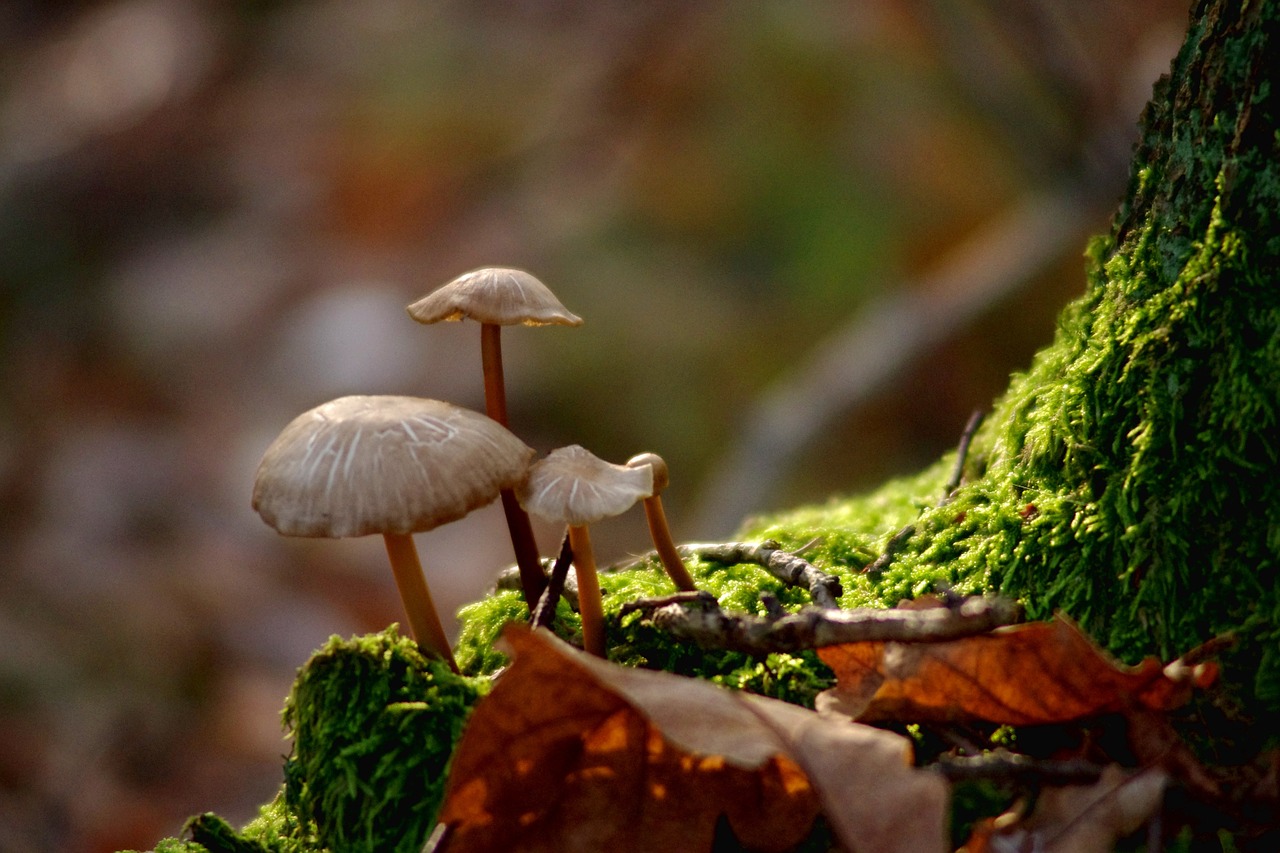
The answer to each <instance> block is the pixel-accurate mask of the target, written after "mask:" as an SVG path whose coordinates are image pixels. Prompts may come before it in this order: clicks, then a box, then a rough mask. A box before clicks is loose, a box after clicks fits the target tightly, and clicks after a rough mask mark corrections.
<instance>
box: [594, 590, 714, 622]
mask: <svg viewBox="0 0 1280 853" xmlns="http://www.w3.org/2000/svg"><path fill="white" fill-rule="evenodd" d="M672 604H697V605H700V606H702V607H708V608H712V609H718V608H719V606H720V605H719V604H717V603H716V599H715V596H713V595H712V594H711V593H709V592H705V591H703V590H700V589H695V590H693V591H692V592H676V593H672V594H671V595H662V596H658V597H657V598H637V599H636V600H635V601H628V602H627V603H626V604H624V605H622V607H621V608H620V609H619V610H618V616H619V617H622V616H626V615H627V614H628V613H636V612H640V613H649V614H652V613H653V611H655V610H657V609H659V608H661V607H667V606H669V605H672Z"/></svg>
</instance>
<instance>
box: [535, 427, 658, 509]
mask: <svg viewBox="0 0 1280 853" xmlns="http://www.w3.org/2000/svg"><path fill="white" fill-rule="evenodd" d="M652 494H653V469H652V468H650V467H649V466H648V465H644V466H641V467H639V468H628V467H626V466H625V465H613V464H610V463H608V462H605V461H604V460H603V459H601V458H599V457H598V456H596V455H594V454H593V453H591V452H590V451H589V450H586V449H584V448H582V447H580V446H578V445H576V444H574V445H571V446H569V447H562V448H560V449H559V450H553V451H551V453H549V454H548V455H547V457H546V458H545V459H542V460H540V461H538V462H535V463H534V464H533V467H531V468H530V469H529V478H528V479H527V480H525V481H524V483H523V484H522V485H521V486H519V487H518V488H517V490H516V497H517V498H519V499H520V503H521V505H522V506H523V507H524V508H525V509H526V510H528V511H529V512H531V513H533V514H534V515H539V516H542V517H543V518H547V519H551V520H552V521H563V522H565V523H566V524H572V525H575V526H582V525H586V524H594V523H595V522H597V521H600V520H601V519H604V518H610V517H612V516H615V515H621V514H622V513H624V512H626V511H627V510H628V509H630V508H631V507H632V506H633V505H634V504H635V502H636V501H638V500H641V499H643V498H647V497H649V496H650V495H652Z"/></svg>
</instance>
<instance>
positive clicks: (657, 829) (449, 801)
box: [438, 626, 947, 853]
mask: <svg viewBox="0 0 1280 853" xmlns="http://www.w3.org/2000/svg"><path fill="white" fill-rule="evenodd" d="M504 639H505V641H506V642H507V644H508V646H509V648H510V651H511V652H512V654H513V656H514V658H515V660H514V662H513V663H512V665H511V667H510V668H509V669H508V670H507V671H506V672H505V673H504V674H503V675H502V677H501V678H500V679H499V680H498V683H497V684H496V685H495V687H494V689H493V691H492V693H490V695H489V696H487V697H486V698H485V699H484V700H483V701H482V702H481V703H480V704H479V705H478V706H477V708H476V710H475V712H474V713H473V715H472V717H471V720H470V722H469V723H468V725H467V730H466V732H465V733H464V734H463V738H462V742H461V743H460V744H459V746H458V750H457V752H456V753H455V755H454V759H453V768H452V771H451V773H450V778H449V787H448V792H447V794H446V799H445V804H444V807H443V809H442V812H441V815H440V820H441V822H442V823H444V824H446V825H448V827H449V833H448V835H447V836H446V839H445V841H444V843H443V845H442V846H441V847H440V848H438V849H440V850H449V851H459V850H466V851H499V850H501V851H516V850H519V851H543V850H545V851H576V850H581V851H597V850H610V851H622V852H623V853H627V852H628V851H650V850H653V851H664V853H669V851H674V850H681V851H699V850H709V849H711V845H712V841H713V838H714V836H715V831H716V824H717V821H719V820H721V816H723V817H724V819H725V820H727V822H728V824H729V826H730V827H731V828H732V830H733V832H734V834H735V835H736V836H737V837H738V838H739V840H740V841H742V842H743V843H744V844H745V845H746V846H748V847H750V848H752V849H758V850H783V849H786V848H788V847H790V846H793V845H795V844H797V843H798V842H800V841H801V840H803V838H804V837H805V836H806V835H807V834H808V832H809V830H810V828H811V825H812V822H813V819H814V817H815V816H816V815H817V813H818V811H819V809H820V808H821V810H822V811H823V812H825V813H826V815H827V819H828V821H829V822H830V824H831V825H832V827H833V829H834V831H835V832H836V833H837V835H838V836H839V837H840V839H841V843H842V844H844V845H845V846H846V847H847V848H848V849H849V850H851V851H855V853H858V851H865V852H866V853H869V851H903V852H904V853H906V851H942V850H943V849H944V848H945V843H944V839H945V828H944V827H945V823H944V818H945V814H946V799H947V788H946V784H945V782H944V781H943V780H942V778H941V777H940V776H938V775H936V774H933V773H930V772H928V771H920V770H916V769H914V768H913V767H911V749H910V744H909V742H908V741H906V740H905V739H903V738H900V737H898V736H897V735H893V734H891V733H888V732H883V731H880V730H877V729H872V728H869V727H866V726H860V725H856V724H853V723H850V722H848V721H847V720H831V719H825V718H823V717H820V716H819V715H818V714H816V713H814V712H812V711H808V710H806V709H803V708H798V707H795V706H793V705H787V704H786V703H783V702H778V701H775V700H771V699H764V698H761V697H756V696H749V695H746V694H739V693H734V692H731V691H729V690H726V689H723V688H719V687H717V686H715V685H712V684H709V683H707V682H704V681H700V680H697V679H691V678H685V677H681V676H676V675H671V674H669V673H662V672H651V671H647V670H636V669H630V668H627V667H621V666H617V665H614V664H610V663H607V662H605V661H603V660H600V659H599V658H596V657H593V656H590V655H586V654H584V653H582V652H581V651H579V650H578V649H575V648H573V647H571V646H568V645H567V644H565V643H563V642H561V641H559V640H557V639H555V638H554V636H552V635H551V634H549V633H547V632H545V631H537V632H531V631H530V630H529V629H527V628H525V627H523V626H509V627H508V629H507V631H506V633H505V636H504Z"/></svg>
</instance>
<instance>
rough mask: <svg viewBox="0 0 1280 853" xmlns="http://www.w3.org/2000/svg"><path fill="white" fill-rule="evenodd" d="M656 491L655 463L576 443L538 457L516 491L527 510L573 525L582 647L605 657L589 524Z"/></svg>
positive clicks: (598, 591) (613, 513) (570, 527)
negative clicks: (614, 457) (624, 460)
mask: <svg viewBox="0 0 1280 853" xmlns="http://www.w3.org/2000/svg"><path fill="white" fill-rule="evenodd" d="M652 493H653V469H652V468H650V467H648V466H641V467H638V468H628V467H626V466H625V465H612V464H610V463H608V462H605V461H604V460H603V459H600V458H599V457H597V456H596V455H594V454H593V453H591V452H590V451H588V450H585V449H583V448H582V447H579V446H578V445H576V444H575V445H572V446H570V447H562V448H560V449H559V450H553V451H552V452H551V453H549V454H548V455H547V457H546V458H545V459H542V460H540V461H538V462H535V463H534V464H533V466H532V467H531V468H530V469H529V477H528V479H526V480H525V481H524V483H522V484H521V485H520V486H519V491H518V492H517V495H518V497H519V499H520V503H521V504H522V505H523V506H524V508H525V509H527V510H528V511H529V512H531V513H533V514H534V515H538V516H541V517H543V518H547V519H550V520H552V521H562V522H564V523H565V524H567V525H569V547H570V548H571V549H572V550H573V565H574V571H575V572H576V573H577V576H578V612H579V613H581V614H582V646H583V648H585V649H586V650H587V651H588V652H590V653H592V654H594V655H598V656H599V657H604V656H605V642H604V608H603V605H602V604H601V601H600V581H599V579H598V578H597V577H596V562H595V555H594V554H593V553H592V550H591V536H590V534H589V533H588V531H587V526H588V525H590V524H594V523H595V522H597V521H600V520H601V519H605V518H610V517H612V516H615V515H620V514H622V513H623V512H626V511H627V509H629V508H630V507H631V506H633V505H634V504H635V502H636V501H638V500H640V499H641V498H644V497H647V496H649V495H650V494H652Z"/></svg>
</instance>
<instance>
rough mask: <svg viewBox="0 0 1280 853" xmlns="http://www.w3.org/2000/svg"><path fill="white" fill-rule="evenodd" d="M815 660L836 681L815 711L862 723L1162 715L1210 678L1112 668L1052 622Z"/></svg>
mask: <svg viewBox="0 0 1280 853" xmlns="http://www.w3.org/2000/svg"><path fill="white" fill-rule="evenodd" d="M818 655H819V657H821V658H822V660H823V661H824V662H825V663H826V664H827V665H828V666H830V667H831V668H832V670H834V671H835V673H836V681H837V684H836V687H834V688H832V689H831V690H829V691H827V692H826V693H824V694H822V695H821V696H819V697H818V698H819V707H820V708H821V709H823V710H830V711H837V712H839V713H842V714H845V715H847V716H850V717H852V718H854V719H857V720H860V721H863V722H877V721H884V720H897V721H907V722H949V721H960V720H985V721H989V722H993V723H1007V724H1011V725H1038V724H1044V723H1062V722H1069V721H1072V720H1079V719H1082V718H1085V717H1091V716H1096V715H1098V714H1105V713H1114V712H1123V711H1127V710H1129V709H1132V708H1145V709H1149V710H1156V711H1165V710H1170V709H1172V708H1176V707H1178V706H1180V705H1182V704H1183V703H1185V702H1186V701H1187V699H1188V698H1189V697H1190V693H1191V690H1192V688H1193V686H1203V684H1204V683H1205V682H1206V681H1207V680H1211V679H1212V670H1211V669H1206V668H1203V665H1202V667H1198V668H1187V667H1176V666H1172V665H1171V666H1170V667H1168V668H1167V670H1166V667H1164V666H1163V665H1162V664H1161V663H1160V661H1158V660H1157V659H1155V658H1147V659H1146V660H1144V661H1142V662H1141V663H1140V664H1138V665H1137V666H1125V665H1123V664H1120V663H1117V662H1116V661H1114V660H1113V659H1112V658H1111V657H1110V656H1108V655H1107V654H1106V653H1105V652H1104V651H1103V650H1102V649H1100V648H1099V647H1098V646H1097V645H1095V644H1094V643H1093V642H1092V641H1091V640H1090V639H1089V638H1088V637H1086V636H1085V635H1084V634H1083V633H1081V632H1080V630H1079V629H1078V628H1076V626H1075V625H1074V624H1073V623H1072V622H1070V621H1069V620H1067V619H1066V618H1065V617H1061V616H1059V617H1057V618H1055V619H1053V620H1051V621H1048V622H1033V623H1029V624H1026V625H1014V626H1010V627H1008V628H1000V629H997V630H995V631H992V632H990V633H988V634H981V635H978V636H975V637H967V638H964V639H961V640H952V641H948V642H942V643H928V644H925V643H917V644H910V645H908V644H904V643H877V642H866V643H845V644H843V645H839V646H828V647H826V648H823V649H819V650H818Z"/></svg>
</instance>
